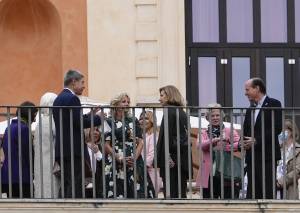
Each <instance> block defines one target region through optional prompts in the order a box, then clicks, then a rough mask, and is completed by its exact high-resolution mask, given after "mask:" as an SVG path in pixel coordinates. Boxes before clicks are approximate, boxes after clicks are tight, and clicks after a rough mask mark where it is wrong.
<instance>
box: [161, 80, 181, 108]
mask: <svg viewBox="0 0 300 213" xmlns="http://www.w3.org/2000/svg"><path fill="white" fill-rule="evenodd" d="M162 91H164V92H165V93H166V96H167V98H168V104H170V105H176V106H184V105H185V101H184V98H183V97H182V95H181V94H180V92H179V90H178V89H177V88H176V87H175V86H173V85H167V86H164V87H161V88H159V92H160V93H161V92H162Z"/></svg>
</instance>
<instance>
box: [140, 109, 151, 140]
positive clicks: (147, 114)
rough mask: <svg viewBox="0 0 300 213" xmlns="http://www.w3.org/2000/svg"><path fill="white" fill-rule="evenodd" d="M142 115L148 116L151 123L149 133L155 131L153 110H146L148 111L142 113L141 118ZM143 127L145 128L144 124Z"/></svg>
mask: <svg viewBox="0 0 300 213" xmlns="http://www.w3.org/2000/svg"><path fill="white" fill-rule="evenodd" d="M141 116H145V117H148V120H149V122H150V123H151V127H150V128H149V129H148V130H147V129H146V132H147V133H149V134H151V133H153V128H154V121H153V120H154V119H153V112H152V111H149V110H146V111H144V112H142V113H141V115H140V118H141ZM141 127H142V128H143V126H141Z"/></svg>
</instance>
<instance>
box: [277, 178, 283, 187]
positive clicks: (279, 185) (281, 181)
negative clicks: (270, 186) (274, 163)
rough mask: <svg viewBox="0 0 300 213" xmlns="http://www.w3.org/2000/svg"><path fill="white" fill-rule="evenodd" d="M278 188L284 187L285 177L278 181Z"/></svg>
mask: <svg viewBox="0 0 300 213" xmlns="http://www.w3.org/2000/svg"><path fill="white" fill-rule="evenodd" d="M276 186H277V187H278V188H280V189H281V188H282V187H283V177H281V178H279V179H277V181H276Z"/></svg>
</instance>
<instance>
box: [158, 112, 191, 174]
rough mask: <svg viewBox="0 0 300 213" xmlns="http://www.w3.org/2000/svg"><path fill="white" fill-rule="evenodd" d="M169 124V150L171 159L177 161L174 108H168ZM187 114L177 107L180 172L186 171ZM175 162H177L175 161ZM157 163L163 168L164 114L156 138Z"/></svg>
mask: <svg viewBox="0 0 300 213" xmlns="http://www.w3.org/2000/svg"><path fill="white" fill-rule="evenodd" d="M168 125H169V129H168V131H169V141H168V142H169V152H170V156H171V158H172V160H173V161H174V162H175V163H176V162H177V122H176V108H169V109H168ZM187 128H188V127H187V116H186V114H185V112H184V111H183V110H182V109H181V108H180V109H179V130H180V142H181V143H180V154H181V169H182V172H188V144H187V137H188V135H187ZM176 164H177V163H176ZM157 165H158V167H159V168H165V127H164V116H163V118H162V121H161V125H160V131H159V136H158V140H157Z"/></svg>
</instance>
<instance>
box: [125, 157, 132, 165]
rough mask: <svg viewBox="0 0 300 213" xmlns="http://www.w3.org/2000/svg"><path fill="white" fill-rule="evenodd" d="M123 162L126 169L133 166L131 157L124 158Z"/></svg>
mask: <svg viewBox="0 0 300 213" xmlns="http://www.w3.org/2000/svg"><path fill="white" fill-rule="evenodd" d="M125 160H126V165H127V166H128V167H133V164H134V162H133V157H131V156H128V157H125Z"/></svg>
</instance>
